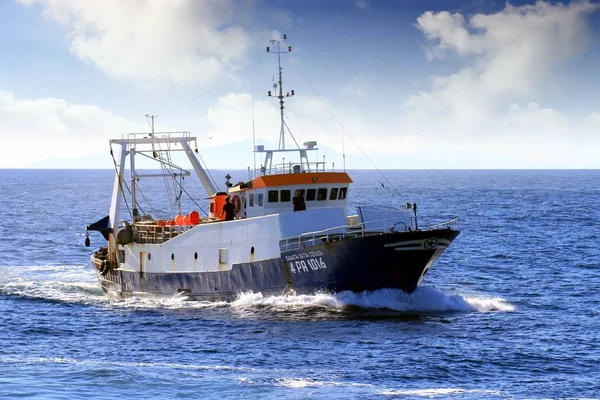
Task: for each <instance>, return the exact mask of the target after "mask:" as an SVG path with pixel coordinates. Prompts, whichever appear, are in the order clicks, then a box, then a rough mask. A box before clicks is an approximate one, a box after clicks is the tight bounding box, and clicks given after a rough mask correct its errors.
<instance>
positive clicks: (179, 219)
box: [175, 214, 183, 225]
mask: <svg viewBox="0 0 600 400" xmlns="http://www.w3.org/2000/svg"><path fill="white" fill-rule="evenodd" d="M175 225H183V215H181V214H178V215H177V216H176V217H175Z"/></svg>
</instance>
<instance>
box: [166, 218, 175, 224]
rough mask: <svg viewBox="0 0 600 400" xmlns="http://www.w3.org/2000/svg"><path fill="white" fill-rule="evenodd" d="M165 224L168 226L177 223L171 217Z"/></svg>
mask: <svg viewBox="0 0 600 400" xmlns="http://www.w3.org/2000/svg"><path fill="white" fill-rule="evenodd" d="M165 225H167V226H173V225H175V221H173V220H172V219H170V220H168V221H167V222H165Z"/></svg>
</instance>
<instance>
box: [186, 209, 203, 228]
mask: <svg viewBox="0 0 600 400" xmlns="http://www.w3.org/2000/svg"><path fill="white" fill-rule="evenodd" d="M188 217H190V224H192V225H198V224H199V223H200V214H199V213H198V211H196V210H194V211H192V212H190V213H189V214H188Z"/></svg>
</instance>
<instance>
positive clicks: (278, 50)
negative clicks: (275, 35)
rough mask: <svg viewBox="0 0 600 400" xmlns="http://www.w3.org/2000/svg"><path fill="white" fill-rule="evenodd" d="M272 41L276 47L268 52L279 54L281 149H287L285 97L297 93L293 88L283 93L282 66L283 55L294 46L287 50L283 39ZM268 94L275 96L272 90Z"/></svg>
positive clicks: (277, 95)
mask: <svg viewBox="0 0 600 400" xmlns="http://www.w3.org/2000/svg"><path fill="white" fill-rule="evenodd" d="M283 40H287V35H286V34H283ZM270 42H271V44H272V45H273V47H274V48H273V50H271V47H270V46H269V47H267V53H275V54H277V66H278V71H279V79H278V81H277V83H274V84H273V89H274V90H275V96H274V97H276V98H277V99H278V100H279V115H280V116H281V130H280V131H279V150H285V120H284V115H283V110H284V108H285V106H284V104H285V101H284V99H285V98H286V97H291V96H294V94H295V93H294V90H292V91H291V92H287V93H286V94H284V93H283V78H282V70H283V68H282V67H281V55H282V54H287V53H290V52H291V51H292V46H288V47H287V50H285V49H284V50H281V42H282V40H280V39H272V40H270ZM268 95H269V97H273V95H272V93H271V91H270V90H269V92H268Z"/></svg>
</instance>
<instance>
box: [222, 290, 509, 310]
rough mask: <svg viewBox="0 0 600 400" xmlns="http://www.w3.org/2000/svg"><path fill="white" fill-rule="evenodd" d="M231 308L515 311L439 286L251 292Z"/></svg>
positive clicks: (503, 302) (502, 302) (497, 301)
mask: <svg viewBox="0 0 600 400" xmlns="http://www.w3.org/2000/svg"><path fill="white" fill-rule="evenodd" d="M231 306H232V307H234V308H249V307H269V308H274V309H281V310H292V309H299V308H308V307H319V308H323V309H328V310H331V311H343V310H344V309H345V308H347V307H348V306H354V307H360V308H364V309H389V310H395V311H401V312H453V311H454V312H491V311H505V312H510V311H514V306H512V305H511V304H509V303H508V302H506V300H504V299H502V298H498V297H493V298H490V297H485V296H463V295H459V294H447V293H444V292H443V291H441V290H439V289H437V288H435V287H420V288H418V289H417V290H416V291H415V292H414V293H412V294H408V293H405V292H403V291H401V290H397V289H381V290H376V291H371V292H369V291H367V292H361V293H354V292H348V291H347V292H341V293H337V294H333V295H332V294H324V293H322V294H315V295H297V296H263V294H262V293H252V292H250V293H244V294H242V295H240V296H239V297H238V298H237V299H236V300H235V301H234V302H232V303H231Z"/></svg>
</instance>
